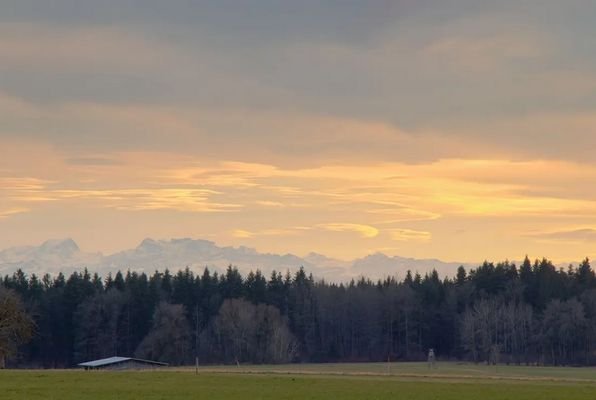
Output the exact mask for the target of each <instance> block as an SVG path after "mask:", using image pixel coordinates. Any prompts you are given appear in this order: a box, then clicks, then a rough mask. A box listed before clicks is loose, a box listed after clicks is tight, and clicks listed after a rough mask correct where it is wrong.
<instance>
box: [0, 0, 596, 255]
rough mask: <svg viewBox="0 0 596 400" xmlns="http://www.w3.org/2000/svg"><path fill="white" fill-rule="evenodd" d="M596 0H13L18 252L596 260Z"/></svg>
mask: <svg viewBox="0 0 596 400" xmlns="http://www.w3.org/2000/svg"><path fill="white" fill-rule="evenodd" d="M595 20H596V3H594V2H589V1H580V0H577V1H575V0H571V1H565V2H562V1H554V0H544V1H508V0H505V1H498V2H497V1H425V0H421V1H414V0H410V1H399V0H398V1H374V0H373V1H366V2H365V1H345V2H343V1H342V2H339V1H329V2H320V1H309V0H306V1H298V2H296V1H292V2H283V1H282V2H273V1H226V0H223V1H218V2H201V1H196V2H191V1H177V0H172V1H157V0H146V1H143V2H134V1H126V0H124V1H95V2H91V1H76V2H75V1H66V0H56V1H52V2H39V1H28V0H19V1H9V0H0V249H2V248H7V247H10V246H17V245H29V244H39V243H40V242H42V241H44V240H46V239H49V238H62V237H72V238H73V239H75V240H76V241H77V243H79V245H80V247H81V248H82V249H83V250H86V251H103V252H111V251H116V250H121V249H124V248H128V247H131V246H135V245H137V244H138V243H139V242H140V241H141V240H142V239H143V238H145V237H153V238H164V239H166V238H172V237H193V238H202V239H209V240H213V241H215V242H216V243H218V244H220V245H234V246H238V245H245V246H249V247H254V248H256V249H258V250H259V251H263V252H275V253H286V252H291V253H295V254H298V255H304V254H306V253H308V252H311V251H315V252H319V253H323V254H326V255H328V256H333V257H337V258H341V259H350V258H355V257H361V256H365V255H367V254H370V253H374V252H377V251H380V252H384V253H386V254H389V255H401V256H408V257H416V258H439V259H442V260H445V261H461V262H477V261H482V260H484V259H489V260H495V261H496V260H503V259H506V258H508V259H514V260H519V259H521V258H523V257H524V256H525V255H526V254H528V255H530V257H542V256H546V257H549V258H551V259H553V260H555V261H557V262H565V261H577V260H580V259H582V258H584V257H586V256H592V257H593V256H595V255H596V246H595V245H594V243H595V242H596V184H595V183H596V157H595V154H596V51H594V49H593V47H592V46H591V45H590V42H589V41H587V40H586V38H593V37H595V35H596V24H594V21H595Z"/></svg>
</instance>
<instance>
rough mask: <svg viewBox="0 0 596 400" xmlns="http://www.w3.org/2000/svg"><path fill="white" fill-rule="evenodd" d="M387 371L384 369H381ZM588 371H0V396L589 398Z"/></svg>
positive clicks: (595, 375)
mask: <svg viewBox="0 0 596 400" xmlns="http://www.w3.org/2000/svg"><path fill="white" fill-rule="evenodd" d="M388 372H390V374H388ZM595 398H596V369H593V368H542V367H505V366H502V367H499V369H498V370H497V369H495V367H486V366H475V365H469V364H468V365H466V364H451V363H450V364H439V366H438V368H437V369H436V370H432V371H429V370H428V368H427V367H426V365H424V364H416V363H408V364H405V363H404V364H399V363H398V364H393V365H392V366H391V370H390V371H389V370H388V368H387V365H386V364H325V365H290V366H259V367H240V368H238V367H218V368H201V371H200V373H199V375H195V373H194V370H184V369H172V370H162V371H145V372H106V371H89V372H85V371H74V370H73V371H65V370H62V371H58V370H57V371H9V370H7V371H0V399H27V400H30V399H31V400H34V399H56V400H58V399H64V400H69V399H89V400H95V399H122V400H128V399H149V400H154V399H173V400H176V399H215V400H217V399H222V400H224V399H226V400H228V399H348V400H349V399H400V400H401V399H404V400H417V399H420V400H423V399H424V400H427V399H428V400H432V399H445V400H450V399H453V400H455V399H457V400H465V399H502V400H505V399H510V400H514V399H515V400H526V399H528V400H530V399H532V400H533V399H536V400H538V399H540V400H549V399H552V400H554V399H561V400H573V399H578V400H582V399H590V400H593V399H595Z"/></svg>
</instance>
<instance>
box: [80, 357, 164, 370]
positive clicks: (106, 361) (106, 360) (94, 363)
mask: <svg viewBox="0 0 596 400" xmlns="http://www.w3.org/2000/svg"><path fill="white" fill-rule="evenodd" d="M126 361H136V362H140V363H144V364H153V365H160V366H164V367H165V366H167V365H168V364H166V363H162V362H158V361H150V360H142V359H140V358H132V357H109V358H102V359H101V360H94V361H88V362H84V363H80V364H79V367H91V368H96V367H104V366H106V365H113V364H120V363H123V362H126Z"/></svg>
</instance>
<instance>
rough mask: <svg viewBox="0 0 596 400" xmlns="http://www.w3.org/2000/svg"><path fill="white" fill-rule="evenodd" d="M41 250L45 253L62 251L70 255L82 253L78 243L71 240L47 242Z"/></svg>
mask: <svg viewBox="0 0 596 400" xmlns="http://www.w3.org/2000/svg"><path fill="white" fill-rule="evenodd" d="M39 248H40V250H43V251H61V252H70V253H75V252H79V251H80V248H79V246H78V245H77V243H76V242H75V241H74V240H72V239H71V238H67V239H51V240H46V241H45V242H43V244H42V245H41V246H40V247H39Z"/></svg>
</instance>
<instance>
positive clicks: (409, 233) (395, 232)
mask: <svg viewBox="0 0 596 400" xmlns="http://www.w3.org/2000/svg"><path fill="white" fill-rule="evenodd" d="M389 233H390V234H391V238H392V239H393V240H396V241H422V242H426V241H429V240H431V238H432V234H431V233H430V232H424V231H416V230H412V229H391V230H390V231H389Z"/></svg>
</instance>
